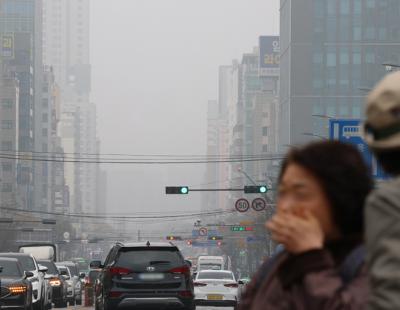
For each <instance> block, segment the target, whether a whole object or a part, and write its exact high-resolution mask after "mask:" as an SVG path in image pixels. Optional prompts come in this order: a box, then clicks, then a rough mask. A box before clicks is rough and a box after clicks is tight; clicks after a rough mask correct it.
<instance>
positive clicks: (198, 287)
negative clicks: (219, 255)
mask: <svg viewBox="0 0 400 310" xmlns="http://www.w3.org/2000/svg"><path fill="white" fill-rule="evenodd" d="M194 295H195V302H196V305H200V306H221V307H235V308H236V307H237V296H238V283H237V282H236V280H235V276H234V275H233V272H232V271H227V270H202V271H200V272H199V273H198V274H197V276H196V279H195V282H194Z"/></svg>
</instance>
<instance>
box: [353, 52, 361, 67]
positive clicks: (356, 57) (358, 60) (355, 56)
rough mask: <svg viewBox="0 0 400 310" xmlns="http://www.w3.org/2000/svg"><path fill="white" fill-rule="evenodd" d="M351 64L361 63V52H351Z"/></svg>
mask: <svg viewBox="0 0 400 310" xmlns="http://www.w3.org/2000/svg"><path fill="white" fill-rule="evenodd" d="M353 65H361V53H358V52H355V53H353Z"/></svg>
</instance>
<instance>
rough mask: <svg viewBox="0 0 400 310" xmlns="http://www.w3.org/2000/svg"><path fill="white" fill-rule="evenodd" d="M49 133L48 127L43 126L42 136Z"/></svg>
mask: <svg viewBox="0 0 400 310" xmlns="http://www.w3.org/2000/svg"><path fill="white" fill-rule="evenodd" d="M47 134H48V130H47V128H43V129H42V136H43V137H47Z"/></svg>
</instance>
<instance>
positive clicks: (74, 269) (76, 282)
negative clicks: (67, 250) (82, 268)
mask: <svg viewBox="0 0 400 310" xmlns="http://www.w3.org/2000/svg"><path fill="white" fill-rule="evenodd" d="M56 265H57V266H60V265H62V266H65V267H68V269H69V271H70V273H71V275H70V277H71V280H72V282H73V288H74V300H70V304H72V305H75V304H77V305H81V304H82V289H83V285H82V282H81V278H84V277H85V275H84V274H80V273H79V270H78V266H77V265H76V264H75V263H74V262H72V261H65V262H57V263H56Z"/></svg>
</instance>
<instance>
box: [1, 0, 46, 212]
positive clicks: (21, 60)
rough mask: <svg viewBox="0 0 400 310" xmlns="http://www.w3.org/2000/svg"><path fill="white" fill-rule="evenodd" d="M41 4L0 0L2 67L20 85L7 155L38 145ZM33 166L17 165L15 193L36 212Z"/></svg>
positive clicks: (28, 0)
mask: <svg viewBox="0 0 400 310" xmlns="http://www.w3.org/2000/svg"><path fill="white" fill-rule="evenodd" d="M41 12H42V1H41V0H1V1H0V36H1V37H2V53H1V55H0V57H1V62H2V63H3V65H6V66H7V67H8V71H9V72H12V73H13V74H14V75H15V78H16V79H17V80H18V83H19V102H18V113H19V115H18V122H17V121H16V120H12V121H13V122H14V124H18V136H19V137H18V147H16V145H8V146H9V147H7V148H8V149H9V151H13V152H16V151H19V152H24V153H25V154H27V152H28V153H29V152H32V151H35V150H36V149H37V146H38V145H41V141H39V140H36V139H35V138H36V137H35V131H34V130H35V127H36V125H37V124H38V122H39V123H40V122H41V119H40V116H41V115H38V114H37V113H35V111H36V107H37V105H39V104H41V96H42V93H41V89H42V50H41V48H42V46H41V42H42V27H41V26H42V19H41V16H42V15H41ZM34 169H35V165H34V163H33V162H32V161H31V160H20V161H19V162H18V178H17V179H18V180H17V181H18V192H19V198H20V201H19V204H20V207H22V208H25V209H33V208H35V207H36V206H35V201H34V196H35V195H34V191H36V190H39V189H38V188H36V187H34V181H35V179H34Z"/></svg>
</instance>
